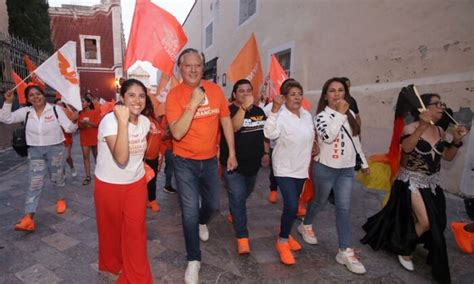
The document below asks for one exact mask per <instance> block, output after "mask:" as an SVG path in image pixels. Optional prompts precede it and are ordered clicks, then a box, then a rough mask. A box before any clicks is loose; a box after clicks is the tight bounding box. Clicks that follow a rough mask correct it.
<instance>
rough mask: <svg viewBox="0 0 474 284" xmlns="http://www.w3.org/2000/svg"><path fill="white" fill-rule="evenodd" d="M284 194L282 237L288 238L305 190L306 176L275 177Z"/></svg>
mask: <svg viewBox="0 0 474 284" xmlns="http://www.w3.org/2000/svg"><path fill="white" fill-rule="evenodd" d="M275 178H276V181H277V184H278V188H280V191H281V195H282V196H283V214H282V215H281V224H280V238H284V239H288V236H289V235H290V233H291V228H292V227H293V223H294V222H295V219H296V212H297V211H298V200H299V198H300V194H301V191H302V190H303V185H304V181H305V180H306V179H305V178H291V177H275Z"/></svg>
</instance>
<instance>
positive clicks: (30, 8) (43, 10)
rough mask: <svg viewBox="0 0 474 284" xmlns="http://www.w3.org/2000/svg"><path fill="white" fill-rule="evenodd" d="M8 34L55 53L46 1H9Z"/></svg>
mask: <svg viewBox="0 0 474 284" xmlns="http://www.w3.org/2000/svg"><path fill="white" fill-rule="evenodd" d="M7 9H8V32H9V33H10V34H11V35H15V36H17V37H19V38H21V39H23V40H25V41H26V42H28V43H30V44H31V45H32V46H35V47H37V48H39V49H42V50H44V51H46V52H52V51H53V43H52V42H51V30H50V25H49V24H50V19H49V14H48V9H49V5H48V2H47V1H46V0H7Z"/></svg>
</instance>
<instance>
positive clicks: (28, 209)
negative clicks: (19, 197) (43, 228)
mask: <svg viewBox="0 0 474 284" xmlns="http://www.w3.org/2000/svg"><path fill="white" fill-rule="evenodd" d="M28 159H29V176H30V186H29V188H28V192H27V193H26V201H25V213H35V212H36V208H37V207H38V202H39V198H40V195H41V191H42V189H43V185H44V175H45V174H46V173H49V176H50V179H51V183H52V184H53V189H54V191H55V192H56V199H63V198H64V193H63V189H64V186H65V185H66V184H65V182H64V162H65V160H64V144H63V143H60V144H56V145H50V146H30V147H29V148H28Z"/></svg>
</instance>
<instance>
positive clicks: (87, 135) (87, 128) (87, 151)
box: [79, 96, 100, 185]
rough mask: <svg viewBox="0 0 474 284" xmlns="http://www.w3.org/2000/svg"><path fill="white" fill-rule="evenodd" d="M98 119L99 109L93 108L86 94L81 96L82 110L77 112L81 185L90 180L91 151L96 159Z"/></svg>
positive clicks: (86, 183)
mask: <svg viewBox="0 0 474 284" xmlns="http://www.w3.org/2000/svg"><path fill="white" fill-rule="evenodd" d="M99 121H100V109H96V108H95V106H94V103H93V102H92V100H91V99H90V98H89V97H88V96H84V97H82V110H81V112H79V129H80V132H79V138H80V141H81V148H82V159H83V160H84V173H85V175H86V176H85V178H84V181H83V182H82V185H88V184H89V183H90V182H91V158H90V156H91V152H92V156H93V157H94V160H97V132H98V129H97V128H98V127H99Z"/></svg>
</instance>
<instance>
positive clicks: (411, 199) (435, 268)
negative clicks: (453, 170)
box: [361, 94, 467, 283]
mask: <svg viewBox="0 0 474 284" xmlns="http://www.w3.org/2000/svg"><path fill="white" fill-rule="evenodd" d="M421 98H422V100H423V103H424V104H425V106H426V108H427V110H426V111H423V112H421V113H420V114H414V116H415V120H416V121H415V122H413V123H411V124H408V125H407V126H405V128H404V129H403V133H402V138H401V148H402V158H401V162H400V163H401V165H400V166H401V167H400V171H399V173H398V176H397V178H396V180H395V182H394V183H393V185H392V191H391V195H390V199H389V201H388V203H387V205H386V206H385V207H384V208H383V209H382V210H381V211H380V212H378V213H377V214H375V215H374V216H372V217H370V218H369V219H368V220H367V222H366V223H365V224H364V225H363V228H364V230H365V231H366V232H367V234H366V235H365V237H364V238H363V239H362V240H361V242H362V243H364V244H369V245H370V246H371V247H372V248H373V249H375V250H378V249H387V250H389V251H391V252H393V253H395V254H397V255H398V259H399V261H400V263H401V265H402V266H403V267H404V268H405V269H407V270H410V271H413V270H414V266H413V262H412V261H411V254H412V252H413V251H414V250H415V247H416V245H417V244H418V243H424V245H425V248H426V249H428V251H429V253H428V257H427V263H428V264H430V265H431V266H432V275H433V278H434V279H435V280H436V281H438V282H441V283H449V282H450V273H449V266H448V256H447V252H446V241H445V238H444V230H445V228H446V202H445V196H444V193H443V189H442V188H441V186H440V183H439V171H440V161H441V158H443V159H444V160H447V161H451V160H452V159H454V157H455V155H456V154H457V152H458V149H459V148H460V147H461V146H462V139H463V138H464V136H466V134H467V129H466V128H465V127H464V126H459V127H457V128H456V129H455V131H454V133H453V140H452V141H451V142H450V143H448V142H446V141H445V140H444V137H445V133H444V131H443V129H442V128H441V127H439V126H436V125H433V124H432V123H431V122H433V123H434V124H436V122H437V121H439V120H440V119H441V117H442V115H443V107H444V105H443V103H442V102H441V98H440V96H439V95H437V94H424V95H422V96H421Z"/></svg>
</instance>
